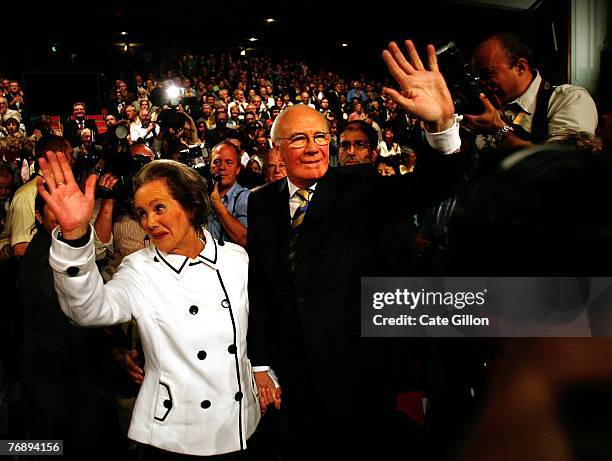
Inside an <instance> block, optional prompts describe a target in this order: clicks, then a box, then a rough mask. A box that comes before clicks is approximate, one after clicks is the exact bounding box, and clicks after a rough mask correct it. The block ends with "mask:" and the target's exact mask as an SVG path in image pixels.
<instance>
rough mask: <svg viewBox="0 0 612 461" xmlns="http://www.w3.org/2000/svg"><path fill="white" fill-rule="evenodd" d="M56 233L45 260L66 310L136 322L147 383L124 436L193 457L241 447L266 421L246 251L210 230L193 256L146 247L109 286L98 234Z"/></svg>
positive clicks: (86, 321) (103, 320) (87, 317)
mask: <svg viewBox="0 0 612 461" xmlns="http://www.w3.org/2000/svg"><path fill="white" fill-rule="evenodd" d="M57 232H58V230H57V229H56V230H55V231H54V232H53V241H52V245H51V250H50V254H49V262H50V264H51V267H52V268H53V271H54V279H55V288H56V290H57V292H58V297H59V300H60V305H61V306H62V309H63V311H64V313H65V314H66V315H67V316H68V317H70V318H71V319H72V320H73V321H74V322H75V323H77V324H79V325H87V326H97V325H112V324H117V323H121V322H126V321H128V320H130V319H131V318H132V317H133V318H134V319H136V322H137V324H138V329H139V333H140V337H141V339H142V346H143V350H144V355H145V358H146V365H145V377H144V381H143V383H142V386H141V389H140V392H139V394H138V398H137V400H136V405H135V407H134V413H133V415H132V422H131V425H130V429H129V432H128V436H129V437H130V438H131V439H133V440H135V441H137V442H141V443H146V444H150V445H153V446H155V447H158V448H161V449H163V450H168V451H172V452H177V453H184V454H190V455H199V456H208V455H214V454H221V453H228V452H232V451H237V450H240V449H244V448H245V447H246V440H247V438H248V437H250V435H251V434H252V433H253V432H254V430H255V428H256V426H257V423H258V421H259V418H260V410H259V404H258V401H257V394H256V392H257V390H256V387H255V384H254V382H253V377H252V370H251V364H250V362H249V359H248V357H247V346H246V335H247V326H248V306H249V304H248V297H247V274H248V256H247V254H246V252H245V251H244V250H243V249H242V248H241V247H239V246H237V245H234V244H231V243H219V242H217V241H215V240H214V239H213V238H212V236H211V235H210V233H208V232H207V231H206V232H205V240H206V245H205V247H204V250H203V251H202V253H201V254H200V255H198V256H197V258H195V259H190V258H188V257H185V256H180V255H173V254H167V253H164V252H161V251H159V250H157V249H156V248H155V247H154V246H150V247H149V248H145V249H143V250H140V251H138V252H136V253H134V254H132V255H130V256H127V257H126V258H125V259H124V260H123V262H122V263H121V265H120V266H119V269H118V271H117V273H116V274H115V276H114V277H113V278H112V280H111V281H109V282H108V283H107V284H106V285H104V284H103V281H102V277H101V276H100V274H99V273H98V270H97V267H96V264H95V254H94V244H93V237H92V238H90V241H89V243H88V244H87V245H86V246H84V247H82V248H73V247H71V246H69V245H67V244H66V243H64V242H62V241H60V240H58V239H57ZM92 234H93V232H92Z"/></svg>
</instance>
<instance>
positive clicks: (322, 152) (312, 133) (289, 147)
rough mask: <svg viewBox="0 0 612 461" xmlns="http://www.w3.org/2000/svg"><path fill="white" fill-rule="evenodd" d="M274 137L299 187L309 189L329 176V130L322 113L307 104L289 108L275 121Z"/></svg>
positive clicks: (272, 135) (294, 182) (281, 156)
mask: <svg viewBox="0 0 612 461" xmlns="http://www.w3.org/2000/svg"><path fill="white" fill-rule="evenodd" d="M271 137H272V141H273V143H274V145H275V146H276V147H277V148H278V152H279V155H280V158H281V159H282V161H283V162H284V163H285V166H286V169H287V177H288V178H289V180H290V181H291V182H292V183H293V184H295V185H296V186H298V187H301V188H308V187H310V186H312V185H313V184H314V183H316V182H317V181H318V180H319V179H320V178H321V177H323V175H324V174H325V173H326V172H327V169H328V167H329V139H330V136H329V127H328V125H327V120H326V119H325V117H324V116H323V114H321V113H320V112H318V111H316V110H314V109H312V108H311V107H308V106H305V105H303V104H300V105H294V106H290V107H288V108H286V109H285V110H284V111H282V112H281V113H280V115H279V116H278V117H277V118H276V120H275V121H274V124H273V125H272V132H271Z"/></svg>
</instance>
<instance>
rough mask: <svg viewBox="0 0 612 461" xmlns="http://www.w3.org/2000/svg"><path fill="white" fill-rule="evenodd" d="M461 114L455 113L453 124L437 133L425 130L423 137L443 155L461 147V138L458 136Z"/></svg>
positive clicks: (452, 152)
mask: <svg viewBox="0 0 612 461" xmlns="http://www.w3.org/2000/svg"><path fill="white" fill-rule="evenodd" d="M461 120H463V116H461V115H457V114H455V120H454V122H453V126H451V127H450V128H448V129H447V130H444V131H440V132H439V133H429V132H428V131H427V130H425V138H426V139H427V142H428V143H429V145H430V146H431V147H433V148H434V149H435V150H437V151H438V152H441V153H442V154H444V155H448V154H454V153H455V152H458V151H459V149H461V138H460V137H459V122H460V121H461Z"/></svg>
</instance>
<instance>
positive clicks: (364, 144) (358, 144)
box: [340, 140, 370, 150]
mask: <svg viewBox="0 0 612 461" xmlns="http://www.w3.org/2000/svg"><path fill="white" fill-rule="evenodd" d="M351 146H353V147H355V150H363V149H367V148H368V147H370V143H369V142H368V141H361V140H357V141H353V142H351V141H342V142H341V143H340V149H341V150H349V149H350V148H351Z"/></svg>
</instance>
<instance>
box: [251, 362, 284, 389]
mask: <svg viewBox="0 0 612 461" xmlns="http://www.w3.org/2000/svg"><path fill="white" fill-rule="evenodd" d="M252 370H253V373H255V372H260V371H267V372H268V376H269V377H270V379H271V380H272V381H274V385H275V386H276V388H277V389H278V388H279V387H280V384H279V382H278V376H276V373H274V370H273V369H272V368H270V367H267V366H263V365H262V366H260V367H253V368H252Z"/></svg>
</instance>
